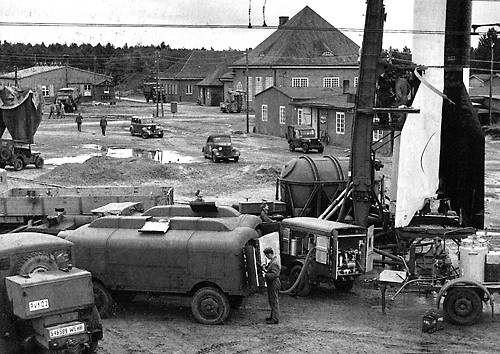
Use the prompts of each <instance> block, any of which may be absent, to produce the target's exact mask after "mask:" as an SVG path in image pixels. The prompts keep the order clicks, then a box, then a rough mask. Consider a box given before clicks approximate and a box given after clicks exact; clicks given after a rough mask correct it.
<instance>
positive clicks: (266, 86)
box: [264, 76, 274, 89]
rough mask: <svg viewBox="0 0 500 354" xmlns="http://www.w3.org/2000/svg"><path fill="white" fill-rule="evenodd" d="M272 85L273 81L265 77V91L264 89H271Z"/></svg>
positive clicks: (269, 77)
mask: <svg viewBox="0 0 500 354" xmlns="http://www.w3.org/2000/svg"><path fill="white" fill-rule="evenodd" d="M273 85H274V80H273V78H272V77H271V76H267V77H266V84H265V87H264V88H265V89H266V88H269V87H272V86H273Z"/></svg>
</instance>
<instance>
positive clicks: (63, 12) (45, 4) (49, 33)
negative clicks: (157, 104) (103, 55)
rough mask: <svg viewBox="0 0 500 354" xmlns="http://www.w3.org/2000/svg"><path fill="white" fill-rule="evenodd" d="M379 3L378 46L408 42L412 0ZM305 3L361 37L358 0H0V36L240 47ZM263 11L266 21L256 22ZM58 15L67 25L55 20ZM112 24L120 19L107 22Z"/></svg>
mask: <svg viewBox="0 0 500 354" xmlns="http://www.w3.org/2000/svg"><path fill="white" fill-rule="evenodd" d="M428 1H429V4H432V2H433V0H428ZM384 4H385V8H386V13H387V20H386V23H385V25H384V29H385V30H386V33H385V34H384V43H383V47H384V48H386V49H387V48H389V47H393V48H397V49H403V47H405V46H407V47H410V48H411V44H412V38H411V34H410V33H409V32H411V30H412V26H413V12H412V9H413V0H385V1H384ZM305 6H309V7H310V8H311V9H313V10H314V11H315V12H316V13H318V14H319V15H320V16H321V17H323V18H324V19H325V20H326V21H328V22H329V23H330V24H332V25H333V26H335V27H337V28H338V29H339V30H341V31H342V32H343V33H345V34H346V35H347V36H348V37H349V38H351V39H352V40H353V41H354V42H356V43H357V44H358V45H361V43H362V35H363V27H364V22H365V18H364V14H365V12H366V1H365V0H347V1H346V0H106V1H103V0H87V1H68V0H63V1H61V0H45V1H8V2H3V3H2V9H1V11H0V26H1V27H2V28H1V29H0V41H2V42H3V41H7V42H10V43H31V44H36V43H42V42H43V43H45V44H46V45H48V44H51V43H61V44H68V45H69V44H72V43H76V44H81V43H90V44H92V45H96V44H98V43H101V44H102V45H106V44H107V43H111V44H113V45H114V46H115V47H122V46H124V45H125V44H127V45H128V46H134V45H151V44H152V45H159V44H160V43H162V42H164V43H165V44H168V45H170V47H171V48H188V49H192V48H206V49H210V48H213V49H215V50H224V49H238V50H244V49H245V48H255V47H256V46H257V45H258V44H259V43H260V42H262V41H263V40H264V39H265V38H267V37H268V36H269V35H270V34H271V33H272V32H273V31H274V30H275V27H274V28H272V27H273V26H277V25H278V19H279V17H280V16H288V17H290V18H291V17H293V16H294V15H295V14H296V13H298V12H299V11H300V10H302V9H303V8H304V7H305ZM264 7H265V13H264V14H263V8H264ZM249 9H250V16H249ZM264 16H265V22H266V24H267V25H268V27H269V28H263V27H262V24H263V22H264ZM249 22H250V23H251V24H252V28H251V29H249V28H248V25H249ZM497 22H500V0H489V1H487V0H477V1H474V2H473V13H472V23H473V24H484V23H497ZM63 23H64V24H71V25H68V26H66V25H64V26H62V25H61V24H63ZM12 24H16V25H15V26H13V25H12ZM21 24H23V25H21ZM50 24H52V25H50ZM92 24H98V25H99V26H98V27H95V26H92ZM116 24H118V25H120V26H122V27H116V26H112V25H116ZM103 25H109V27H103ZM129 25H134V26H129ZM158 25H160V26H158ZM485 30H487V28H482V29H480V31H485ZM497 30H500V28H498V27H497ZM395 32H396V33H395ZM477 39H478V36H473V37H472V45H473V46H476V45H477Z"/></svg>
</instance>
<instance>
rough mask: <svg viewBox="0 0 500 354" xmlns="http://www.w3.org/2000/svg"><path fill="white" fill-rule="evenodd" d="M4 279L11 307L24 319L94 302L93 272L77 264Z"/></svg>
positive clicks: (69, 309) (90, 304) (76, 307)
mask: <svg viewBox="0 0 500 354" xmlns="http://www.w3.org/2000/svg"><path fill="white" fill-rule="evenodd" d="M5 283H6V287H7V296H8V298H9V301H10V302H12V311H13V313H14V315H16V316H18V317H20V318H22V319H23V320H26V319H33V318H37V317H40V316H45V315H52V314H58V313H61V312H63V311H64V312H68V311H71V310H74V309H78V308H81V307H87V306H92V305H93V304H94V293H93V290H92V276H91V274H90V272H87V271H86V270H82V269H78V268H72V269H70V270H68V271H62V270H55V271H48V272H37V273H30V274H27V275H22V276H21V275H14V276H10V277H7V278H5Z"/></svg>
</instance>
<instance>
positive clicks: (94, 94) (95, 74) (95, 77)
mask: <svg viewBox="0 0 500 354" xmlns="http://www.w3.org/2000/svg"><path fill="white" fill-rule="evenodd" d="M96 82H97V57H96V56H95V55H94V85H93V86H92V98H93V99H94V100H95V99H96V98H97V97H96Z"/></svg>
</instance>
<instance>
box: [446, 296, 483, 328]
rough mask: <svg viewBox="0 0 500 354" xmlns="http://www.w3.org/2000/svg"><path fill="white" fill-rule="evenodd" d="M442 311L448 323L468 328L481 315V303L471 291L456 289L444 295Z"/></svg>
mask: <svg viewBox="0 0 500 354" xmlns="http://www.w3.org/2000/svg"><path fill="white" fill-rule="evenodd" d="M443 309H444V316H445V318H446V319H447V320H448V321H449V322H451V323H454V324H458V325H462V326H468V325H471V324H474V323H475V322H476V321H477V320H478V319H479V317H480V316H481V314H482V313H483V302H482V301H481V298H480V297H479V295H478V293H477V292H476V291H474V290H473V289H471V288H462V287H457V288H453V289H450V290H449V291H448V293H447V294H446V297H445V298H444V303H443Z"/></svg>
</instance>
